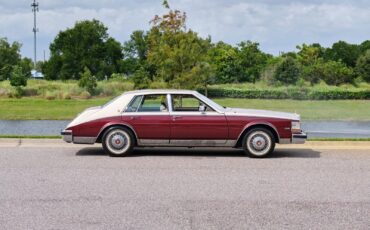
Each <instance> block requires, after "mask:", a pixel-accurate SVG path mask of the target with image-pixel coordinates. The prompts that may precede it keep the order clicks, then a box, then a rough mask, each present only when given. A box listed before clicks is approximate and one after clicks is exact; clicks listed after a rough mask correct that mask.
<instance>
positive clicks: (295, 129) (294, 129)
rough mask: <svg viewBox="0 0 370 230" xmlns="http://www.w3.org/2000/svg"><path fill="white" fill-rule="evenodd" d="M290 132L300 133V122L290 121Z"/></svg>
mask: <svg viewBox="0 0 370 230" xmlns="http://www.w3.org/2000/svg"><path fill="white" fill-rule="evenodd" d="M291 130H292V133H300V132H301V123H300V122H299V121H292V128H291Z"/></svg>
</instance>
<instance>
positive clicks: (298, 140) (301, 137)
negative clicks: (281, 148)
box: [279, 132, 307, 144]
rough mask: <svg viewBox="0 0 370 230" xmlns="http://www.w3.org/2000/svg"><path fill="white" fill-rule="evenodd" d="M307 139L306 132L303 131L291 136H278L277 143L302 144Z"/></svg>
mask: <svg viewBox="0 0 370 230" xmlns="http://www.w3.org/2000/svg"><path fill="white" fill-rule="evenodd" d="M306 140H307V134H306V133H304V132H301V133H295V134H293V135H292V137H291V138H280V141H279V144H304V143H305V142H306Z"/></svg>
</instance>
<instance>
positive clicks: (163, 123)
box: [122, 94, 170, 144]
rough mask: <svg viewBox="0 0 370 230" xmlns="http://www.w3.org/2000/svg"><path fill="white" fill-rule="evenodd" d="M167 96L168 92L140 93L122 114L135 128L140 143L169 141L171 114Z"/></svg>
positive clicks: (165, 142)
mask: <svg viewBox="0 0 370 230" xmlns="http://www.w3.org/2000/svg"><path fill="white" fill-rule="evenodd" d="M167 97H168V96H167V94H147V95H138V96H136V97H134V98H133V99H132V100H131V102H130V104H129V105H128V106H127V108H126V110H125V112H124V113H123V114H122V120H123V121H124V122H126V123H128V124H129V125H131V126H132V127H133V129H134V130H135V132H136V134H137V138H138V141H139V143H142V144H148V143H154V144H156V143H157V144H168V143H169V139H170V114H169V111H168V98H167Z"/></svg>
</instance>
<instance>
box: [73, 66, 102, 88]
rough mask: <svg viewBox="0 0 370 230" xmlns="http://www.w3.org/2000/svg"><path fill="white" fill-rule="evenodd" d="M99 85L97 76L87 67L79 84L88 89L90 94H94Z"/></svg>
mask: <svg viewBox="0 0 370 230" xmlns="http://www.w3.org/2000/svg"><path fill="white" fill-rule="evenodd" d="M97 85H98V84H97V83H96V78H95V77H94V76H93V75H91V72H90V70H89V69H88V68H87V67H85V68H84V72H83V73H82V74H81V79H80V80H79V81H78V86H79V87H81V88H84V89H86V90H87V91H88V92H89V93H90V94H94V90H95V88H96V86H97Z"/></svg>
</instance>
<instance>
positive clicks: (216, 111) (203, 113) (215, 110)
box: [169, 93, 224, 115]
mask: <svg viewBox="0 0 370 230" xmlns="http://www.w3.org/2000/svg"><path fill="white" fill-rule="evenodd" d="M169 95H170V101H171V112H172V113H176V115H178V114H177V113H184V114H181V115H186V114H188V115H189V114H190V113H198V111H189V112H186V111H174V110H173V106H172V95H191V96H193V97H195V98H196V99H198V100H199V101H201V102H202V103H203V104H205V105H206V106H207V107H209V108H211V109H212V110H214V111H205V112H199V113H201V115H205V114H206V113H210V112H215V113H218V114H224V113H223V112H220V111H218V110H217V109H215V108H214V107H212V106H210V105H209V104H208V103H207V102H204V100H202V99H201V98H199V97H198V95H196V94H194V93H170V94H169ZM206 98H207V97H206ZM208 100H210V99H208ZM194 115H199V114H194Z"/></svg>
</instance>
